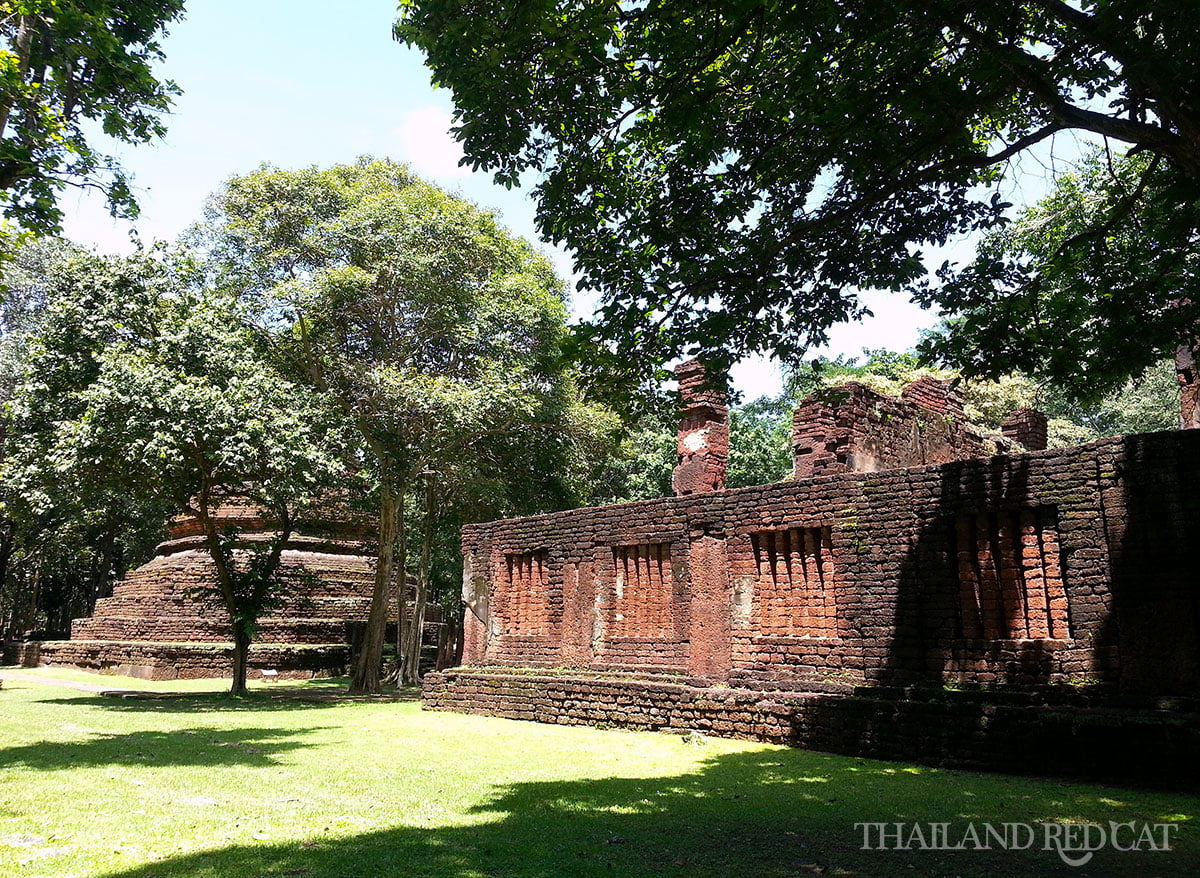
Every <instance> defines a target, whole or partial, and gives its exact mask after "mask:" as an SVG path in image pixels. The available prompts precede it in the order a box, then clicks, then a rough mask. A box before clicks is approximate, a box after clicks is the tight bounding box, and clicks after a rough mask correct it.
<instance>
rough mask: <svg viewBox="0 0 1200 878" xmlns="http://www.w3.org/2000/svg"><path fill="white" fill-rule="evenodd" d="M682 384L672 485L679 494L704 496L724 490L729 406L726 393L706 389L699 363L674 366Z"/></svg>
mask: <svg viewBox="0 0 1200 878" xmlns="http://www.w3.org/2000/svg"><path fill="white" fill-rule="evenodd" d="M675 377H676V379H678V381H679V396H680V401H681V402H680V409H679V442H678V445H677V447H676V452H677V454H678V463H677V464H676V465H675V473H674V475H673V476H672V477H671V486H672V487H673V488H674V489H675V493H676V494H677V495H678V494H704V493H708V492H710V491H721V490H724V488H725V471H726V467H727V465H728V462H729V406H728V404H727V401H728V397H727V396H726V393H725V390H724V381H721V382H720V384H721V388H720V389H713V388H712V387H706V386H705V380H706V378H707V372H706V371H705V369H704V366H702V365H701V364H700V362H699V361H698V360H688V361H687V362H686V363H681V364H680V365H679V366H676V367H675Z"/></svg>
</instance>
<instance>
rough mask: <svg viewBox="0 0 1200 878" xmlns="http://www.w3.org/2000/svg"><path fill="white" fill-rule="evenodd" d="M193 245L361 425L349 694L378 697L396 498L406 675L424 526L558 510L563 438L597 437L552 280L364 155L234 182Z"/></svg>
mask: <svg viewBox="0 0 1200 878" xmlns="http://www.w3.org/2000/svg"><path fill="white" fill-rule="evenodd" d="M196 240H197V241H200V242H202V243H203V244H204V245H205V247H206V248H207V252H208V254H209V267H210V271H211V273H212V277H213V279H214V282H215V283H216V284H217V285H218V286H220V287H221V288H223V289H227V290H229V291H231V292H232V293H234V294H236V295H237V296H239V297H240V298H241V299H242V300H244V301H246V302H249V303H252V305H253V308H254V309H255V310H256V313H257V314H258V320H259V323H260V325H261V326H262V328H263V329H264V330H266V332H267V334H268V335H270V336H271V337H272V338H273V339H274V345H275V349H276V355H277V359H278V360H279V361H280V362H282V363H284V364H288V366H290V368H291V369H292V371H293V373H294V374H296V375H297V376H301V377H302V378H303V379H304V380H306V381H308V382H309V383H310V384H312V385H313V386H314V387H316V388H318V389H319V390H320V391H322V392H325V393H328V394H329V395H330V397H331V398H333V399H334V400H336V401H337V402H338V403H339V404H340V406H341V407H342V410H343V411H344V413H345V415H346V416H347V417H348V418H349V419H350V420H351V421H352V422H353V423H354V424H356V425H357V432H358V433H359V436H360V440H361V461H362V465H363V467H364V468H365V469H366V470H368V471H370V472H371V473H372V474H373V476H374V482H375V485H376V491H375V499H376V501H377V504H378V505H377V508H378V510H379V521H380V531H379V548H380V554H379V559H378V565H377V572H376V583H375V600H374V602H373V605H372V616H371V619H370V621H369V623H368V630H367V635H366V639H365V645H364V648H363V650H362V653H361V661H360V662H359V665H358V667H357V669H356V672H355V684H354V685H355V688H356V689H357V690H361V691H377V690H378V687H379V664H380V656H381V654H382V652H381V650H382V646H383V644H382V636H383V626H384V622H385V621H386V617H385V616H384V615H383V614H384V613H385V612H386V610H387V600H388V594H389V592H390V591H391V590H392V587H393V578H392V571H393V554H394V553H395V554H397V555H399V557H398V558H396V560H395V567H396V568H397V569H398V570H399V571H401V572H400V574H399V579H400V582H405V579H404V578H403V577H404V573H403V571H404V570H405V569H406V564H405V557H404V556H405V551H406V543H405V538H406V534H407V531H406V528H405V523H404V513H405V509H406V504H405V500H406V497H408V496H409V495H410V494H416V495H418V499H419V502H414V503H413V504H412V505H413V506H414V507H415V508H416V509H419V510H421V511H420V513H419V517H420V518H421V520H422V532H421V534H420V536H421V540H422V546H421V551H420V553H419V557H420V561H419V563H418V565H417V576H416V580H417V597H416V610H415V611H414V613H413V616H412V618H413V619H414V620H415V622H414V624H413V626H412V627H411V628H410V632H411V638H412V640H411V642H410V644H409V648H408V650H407V659H408V663H409V664H408V666H409V670H410V671H411V673H412V674H415V672H416V655H417V650H418V647H419V634H420V608H421V606H422V601H423V597H422V595H423V594H424V593H425V586H426V585H427V584H428V581H429V575H430V571H429V563H430V558H431V556H432V552H433V544H434V543H435V542H436V539H437V537H436V534H435V532H434V531H435V530H436V529H437V528H439V527H440V526H441V523H442V522H445V521H454V522H455V523H457V522H458V520H459V516H460V513H461V510H463V509H464V508H470V509H471V511H472V513H473V514H476V515H480V514H482V515H485V516H488V517H498V516H502V515H506V514H512V513H514V512H529V511H535V510H536V511H544V510H546V509H552V508H561V507H564V506H567V505H570V504H571V502H572V500H574V499H575V498H574V497H573V496H572V493H573V492H572V487H573V486H572V485H571V484H570V482H571V475H572V473H573V472H575V474H576V475H582V474H581V473H579V472H578V471H579V470H580V469H584V470H586V467H582V468H581V467H580V466H579V464H578V458H579V457H580V455H577V454H576V453H575V452H576V443H577V442H579V441H582V442H584V443H586V442H589V441H591V439H592V438H598V436H599V435H600V434H602V433H603V432H604V426H603V425H604V423H605V421H606V415H605V414H604V413H603V412H600V411H598V410H595V409H588V408H587V407H586V406H585V405H584V404H583V402H582V400H581V399H580V397H579V394H578V392H577V390H576V388H575V386H574V381H573V377H572V374H571V371H570V369H569V368H568V367H567V363H566V360H565V358H564V356H563V346H564V343H565V341H566V337H567V331H566V307H565V305H564V302H563V291H562V284H561V281H559V280H558V278H557V277H556V276H555V275H554V273H553V271H552V269H551V268H550V265H549V263H548V262H547V261H546V260H545V259H544V258H543V257H541V256H539V255H538V254H536V253H535V252H534V251H533V250H532V248H530V246H529V245H528V244H527V243H526V242H524V241H521V240H519V239H516V238H514V237H512V236H511V235H510V234H508V232H507V231H506V230H504V229H503V228H501V227H500V226H499V225H498V223H497V222H496V220H495V217H493V216H492V215H491V214H489V213H486V212H484V211H481V210H479V209H478V208H476V207H474V206H473V205H471V204H468V203H467V202H464V201H462V200H461V199H458V198H455V197H453V196H451V195H448V194H447V193H445V192H443V191H441V190H440V189H438V188H437V187H435V186H433V185H431V184H429V183H426V182H424V181H422V180H420V179H419V178H417V177H415V176H414V175H413V174H411V173H410V172H409V170H408V169H407V168H406V167H405V166H402V165H397V164H394V163H392V162H388V161H376V160H371V159H369V158H364V159H361V160H359V161H358V162H357V163H355V164H349V165H338V166H335V167H332V168H328V169H317V168H309V169H305V170H299V171H284V170H279V169H275V168H270V167H263V168H261V169H259V170H258V171H256V172H254V173H252V174H248V175H245V176H242V177H235V178H232V179H231V180H229V181H228V182H227V183H226V185H225V186H224V188H223V189H222V190H221V191H220V192H218V193H217V194H216V195H215V196H214V197H213V199H212V201H211V204H210V209H209V215H208V218H207V221H206V223H205V224H204V226H203V227H202V228H200V229H198V230H197V234H196ZM593 456H594V455H593ZM582 457H583V458H584V459H585V460H586V459H587V458H588V455H587V454H584V455H582ZM584 480H585V481H586V476H585V478H584Z"/></svg>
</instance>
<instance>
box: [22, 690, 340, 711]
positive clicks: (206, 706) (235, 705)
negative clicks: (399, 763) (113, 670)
mask: <svg viewBox="0 0 1200 878" xmlns="http://www.w3.org/2000/svg"><path fill="white" fill-rule="evenodd" d="M40 701H42V702H43V703H46V704H62V705H71V706H75V707H82V706H87V707H99V708H102V709H104V710H111V711H117V712H122V713H223V712H224V713H262V712H277V711H288V710H316V709H319V708H323V707H335V706H337V705H338V704H344V703H346V702H345V700H343V699H337V698H323V697H321V696H320V695H316V696H313V697H311V698H310V697H307V696H303V697H302V696H297V697H288V696H280V695H259V694H258V693H251V694H250V695H245V696H241V697H234V696H232V695H230V694H229V693H227V692H205V693H186V694H183V693H158V692H152V693H147V694H138V695H136V696H110V695H64V696H50V697H47V698H42V699H40Z"/></svg>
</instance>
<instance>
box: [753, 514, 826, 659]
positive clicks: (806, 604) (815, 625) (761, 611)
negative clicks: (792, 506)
mask: <svg viewBox="0 0 1200 878" xmlns="http://www.w3.org/2000/svg"><path fill="white" fill-rule="evenodd" d="M750 543H751V546H752V547H753V550H754V567H755V577H754V605H755V614H756V617H757V622H758V630H759V632H760V633H762V634H765V635H770V636H791V637H837V636H838V619H837V606H836V603H835V600H834V567H833V540H832V533H831V531H830V529H829V528H828V527H797V528H791V529H790V530H766V531H758V532H757V533H752V534H750Z"/></svg>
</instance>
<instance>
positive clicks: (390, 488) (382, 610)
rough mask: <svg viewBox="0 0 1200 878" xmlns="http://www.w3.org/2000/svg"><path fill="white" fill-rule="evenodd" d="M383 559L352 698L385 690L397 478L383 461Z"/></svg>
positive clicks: (383, 459) (378, 565)
mask: <svg viewBox="0 0 1200 878" xmlns="http://www.w3.org/2000/svg"><path fill="white" fill-rule="evenodd" d="M379 464H380V466H379V476H380V478H379V495H380V496H379V558H378V560H377V562H376V564H375V590H374V591H373V592H372V594H371V609H370V612H369V613H368V614H367V630H366V633H365V635H364V636H363V643H362V648H361V649H360V650H359V653H358V661H357V662H356V663H355V666H354V677H353V678H352V679H351V681H350V694H351V695H378V694H379V693H380V690H381V683H382V681H381V679H380V677H381V675H380V666H381V665H382V664H383V637H384V633H385V632H386V630H387V617H388V591H389V589H390V586H391V584H392V569H393V564H394V554H393V553H394V549H395V544H396V519H397V515H396V512H397V509H396V506H397V504H396V484H395V481H396V478H395V472H394V471H393V469H392V463H391V461H390V460H388V459H387V458H386V457H384V456H382V455H381V456H380V459H379Z"/></svg>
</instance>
